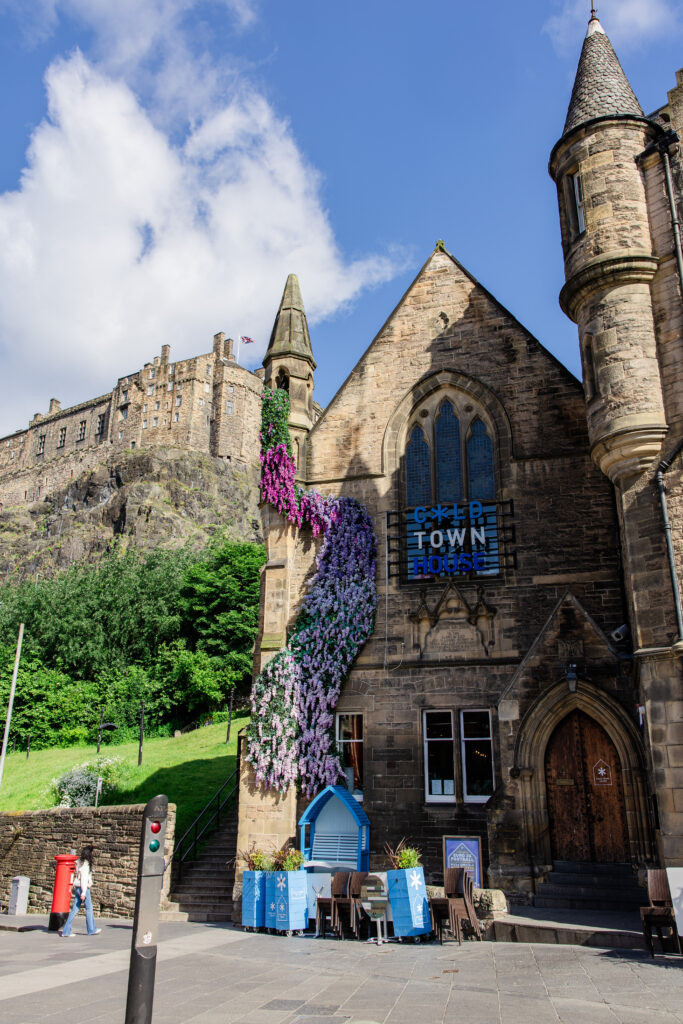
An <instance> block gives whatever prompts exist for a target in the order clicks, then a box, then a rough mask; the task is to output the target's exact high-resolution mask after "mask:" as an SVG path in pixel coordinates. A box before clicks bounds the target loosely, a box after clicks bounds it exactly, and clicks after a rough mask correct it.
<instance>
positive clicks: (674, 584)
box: [655, 438, 683, 641]
mask: <svg viewBox="0 0 683 1024" xmlns="http://www.w3.org/2000/svg"><path fill="white" fill-rule="evenodd" d="M681 450H683V438H681V440H680V441H679V442H678V444H677V445H676V447H675V448H674V450H673V452H672V453H671V455H669V457H668V458H666V459H662V461H661V462H660V463H659V465H658V466H657V472H656V473H655V481H656V483H657V490H658V491H659V503H660V505H661V507H662V520H663V523H664V539H665V541H666V553H667V556H668V559H669V574H670V576H671V589H672V590H673V597H674V608H675V611H676V630H677V633H678V636H677V640H679V641H680V640H683V611H682V610H681V590H680V587H679V585H678V573H677V572H676V559H675V557H674V546H673V540H672V539H671V520H670V519H669V510H668V508H667V504H666V488H665V487H664V474H665V473H667V472H668V471H669V470H670V469H671V466H672V464H673V461H674V459H675V458H676V456H677V455H678V454H679V453H680V452H681Z"/></svg>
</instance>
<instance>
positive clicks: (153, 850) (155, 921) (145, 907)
mask: <svg viewBox="0 0 683 1024" xmlns="http://www.w3.org/2000/svg"><path fill="white" fill-rule="evenodd" d="M167 816H168V797H166V796H155V797H153V798H152V799H151V800H150V801H149V802H148V804H147V806H146V807H145V810H144V813H143V816H142V833H141V836H140V858H139V860H138V888H137V893H136V896H135V918H134V921H133V940H132V943H131V950H130V971H129V973H128V998H127V1000H126V1022H125V1024H151V1020H152V1004H153V1002H154V975H155V973H156V963H157V929H158V926H159V898H160V896H161V885H162V882H163V878H164V840H165V838H166V818H167Z"/></svg>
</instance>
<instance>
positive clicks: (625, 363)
mask: <svg viewBox="0 0 683 1024" xmlns="http://www.w3.org/2000/svg"><path fill="white" fill-rule="evenodd" d="M656 133H657V128H656V127H655V126H653V125H652V123H651V122H650V121H649V120H648V119H647V118H646V117H645V116H644V114H643V111H642V109H641V106H640V104H639V103H638V100H637V99H636V96H635V94H634V92H633V90H632V88H631V86H630V84H629V82H628V79H627V78H626V75H625V74H624V71H623V69H622V67H621V64H620V63H619V60H618V58H617V56H616V54H615V52H614V50H613V48H612V44H611V43H610V41H609V39H608V37H607V35H606V34H605V31H604V29H603V28H602V26H601V24H600V22H599V21H598V19H597V17H596V16H595V15H593V16H592V17H591V20H590V22H589V25H588V32H587V35H586V39H585V41H584V44H583V50H582V52H581V58H580V61H579V67H578V71H577V74H576V81H575V83H574V89H573V91H572V96H571V101H570V104H569V111H568V114H567V119H566V122H565V127H564V132H563V135H562V138H561V139H560V141H559V142H558V143H557V144H556V146H555V148H554V149H553V152H552V154H551V158H550V167H549V170H550V174H551V176H552V177H553V179H554V181H555V183H556V185H557V190H558V200H559V207H560V224H561V229H562V248H563V252H564V262H565V276H566V284H565V286H564V288H563V289H562V292H561V294H560V304H561V306H562V309H563V310H564V312H565V313H566V314H567V315H568V316H569V317H571V319H572V320H574V321H575V322H576V324H577V325H578V328H579V337H580V344H581V359H582V364H583V378H584V388H585V394H586V405H587V414H588V429H589V436H590V442H591V453H592V456H593V458H594V460H595V462H596V463H597V464H598V466H600V468H601V469H602V471H603V472H604V473H606V474H607V476H608V477H609V478H610V480H612V482H613V483H615V484H617V485H618V486H620V487H627V486H629V485H630V484H631V483H632V482H633V481H634V480H635V479H636V478H637V477H638V476H639V475H640V474H641V473H642V472H643V471H644V470H645V469H646V468H647V467H648V466H649V465H650V464H651V463H652V460H653V459H654V458H655V457H656V456H657V454H658V453H659V451H660V447H661V443H662V440H663V438H664V436H665V434H666V430H667V428H666V420H665V415H664V405H663V399H662V383H661V379H660V372H659V364H658V360H657V351H656V340H655V326H654V317H653V309H652V298H651V292H650V283H651V281H652V279H653V277H654V275H655V272H656V270H657V265H658V261H657V259H656V257H655V254H654V252H653V247H652V240H651V234H650V225H649V220H648V208H647V200H646V193H645V183H644V180H643V177H642V173H641V171H640V169H639V167H638V165H637V164H636V157H637V156H638V155H639V154H641V153H642V152H643V151H644V150H645V149H646V148H647V146H648V145H649V144H650V143H651V142H652V140H653V139H654V138H655V135H656Z"/></svg>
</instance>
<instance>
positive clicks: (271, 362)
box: [263, 274, 315, 473]
mask: <svg viewBox="0 0 683 1024" xmlns="http://www.w3.org/2000/svg"><path fill="white" fill-rule="evenodd" d="M263 367H264V370H265V377H264V383H265V384H266V385H267V387H269V388H283V389H284V390H285V391H288V392H289V401H290V413H289V429H290V433H291V436H292V444H293V447H294V453H295V455H296V460H297V467H298V469H299V472H300V473H301V472H302V470H303V467H304V465H305V458H304V446H305V441H306V438H307V436H308V432H309V430H310V429H311V427H312V426H313V423H314V421H315V420H314V410H313V371H314V370H315V360H314V359H313V350H312V348H311V338H310V335H309V333H308V323H307V321H306V311H305V309H304V304H303V300H302V298H301V290H300V288H299V281H298V278H297V276H296V274H290V275H289V277H288V278H287V284H286V285H285V290H284V292H283V294H282V300H281V302H280V308H279V310H278V314H277V316H276V318H275V323H274V324H273V331H272V333H271V336H270V342H269V343H268V350H267V352H266V355H265V359H264V360H263Z"/></svg>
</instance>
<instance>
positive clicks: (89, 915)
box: [62, 885, 96, 936]
mask: <svg viewBox="0 0 683 1024" xmlns="http://www.w3.org/2000/svg"><path fill="white" fill-rule="evenodd" d="M84 903H85V927H86V928H87V929H88V935H92V934H93V932H94V931H96V929H95V915H94V914H93V910H92V900H91V899H90V889H86V891H85V898H83V893H82V892H81V887H80V885H77V886H76V888H75V889H74V905H73V907H72V908H71V913H70V914H69V916H68V917H67V919H66V924H65V925H64V927H63V928H62V935H63V936H64V935H71V924H72V922H73V919H74V918H75V916H76V914H77V913H78V911H79V910H80V909H81V907H82V906H83V904H84Z"/></svg>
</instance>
